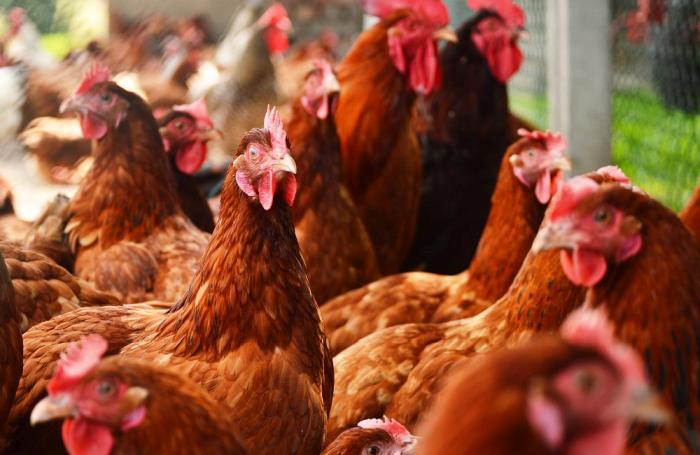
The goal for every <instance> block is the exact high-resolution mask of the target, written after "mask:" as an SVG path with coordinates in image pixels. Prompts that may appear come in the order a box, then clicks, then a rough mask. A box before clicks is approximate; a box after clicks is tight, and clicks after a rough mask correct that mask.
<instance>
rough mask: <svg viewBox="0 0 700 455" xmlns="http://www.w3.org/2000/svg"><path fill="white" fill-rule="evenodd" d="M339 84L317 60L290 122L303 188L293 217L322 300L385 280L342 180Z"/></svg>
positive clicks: (313, 286) (311, 279) (314, 288)
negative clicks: (337, 116) (336, 112)
mask: <svg viewBox="0 0 700 455" xmlns="http://www.w3.org/2000/svg"><path fill="white" fill-rule="evenodd" d="M339 88H340V87H339V86H338V81H337V80H336V78H335V75H334V74H333V70H332V69H331V67H330V64H329V63H328V62H326V61H324V60H319V61H317V62H316V63H315V67H314V69H313V70H312V71H311V72H310V73H309V75H308V76H307V79H306V81H305V82H304V94H303V95H302V96H301V97H300V98H298V99H297V100H296V101H295V103H294V104H293V107H292V118H291V120H290V121H289V123H288V131H289V139H290V141H291V143H292V147H293V150H294V156H295V159H296V162H297V166H298V168H299V174H298V175H299V188H300V189H299V196H298V203H297V204H296V205H295V206H294V208H292V220H293V221H294V227H295V230H296V235H297V239H298V240H299V246H300V248H301V254H302V256H303V257H304V260H305V261H306V264H307V267H308V275H309V282H310V283H311V290H312V291H313V293H314V297H315V298H316V301H318V302H319V303H320V304H323V303H324V302H326V301H327V300H328V299H330V298H331V297H334V296H336V295H338V294H341V293H343V292H346V291H349V290H351V289H355V288H357V287H359V286H362V285H363V284H365V283H368V282H370V281H373V280H375V279H377V278H379V266H378V265H377V258H376V256H375V254H374V248H373V246H372V241H371V240H370V238H369V235H368V234H367V230H366V229H365V226H364V224H363V223H362V220H361V219H360V217H359V215H358V214H357V209H356V208H355V204H354V203H353V202H352V198H351V196H350V194H349V193H348V191H347V189H346V188H345V185H343V184H342V182H341V177H340V146H339V144H338V135H337V133H336V129H335V123H334V120H333V110H334V108H335V105H336V101H337V95H338V90H339Z"/></svg>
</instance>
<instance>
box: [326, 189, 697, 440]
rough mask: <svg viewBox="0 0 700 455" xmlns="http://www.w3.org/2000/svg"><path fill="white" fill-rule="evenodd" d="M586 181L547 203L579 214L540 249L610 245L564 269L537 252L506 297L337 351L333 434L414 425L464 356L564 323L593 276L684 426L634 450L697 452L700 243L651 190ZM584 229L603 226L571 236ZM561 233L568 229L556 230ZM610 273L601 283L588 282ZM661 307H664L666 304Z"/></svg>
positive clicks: (582, 254)
mask: <svg viewBox="0 0 700 455" xmlns="http://www.w3.org/2000/svg"><path fill="white" fill-rule="evenodd" d="M581 179H583V180H584V181H586V182H587V183H585V184H584V185H583V186H584V188H583V189H581V184H580V180H579V179H574V180H572V181H571V182H569V183H567V184H566V185H564V187H563V188H562V190H560V192H559V196H558V197H557V198H555V200H554V201H553V204H552V205H550V208H549V213H550V214H551V215H549V216H551V217H552V218H557V217H561V218H560V220H561V221H560V222H561V223H564V222H565V221H567V220H568V221H569V222H570V223H569V224H568V225H567V229H564V225H561V226H559V223H554V224H552V225H549V226H550V227H549V228H547V227H543V228H541V229H540V232H539V233H538V236H537V237H536V239H535V241H534V242H533V248H532V249H533V251H538V250H540V249H542V248H545V247H549V246H552V247H553V246H557V247H559V246H563V245H567V246H566V248H569V245H571V244H572V242H574V240H575V239H581V241H589V240H590V239H596V238H600V244H601V245H595V246H601V247H602V248H603V249H604V252H602V253H601V252H597V251H589V250H587V249H584V250H580V249H578V248H577V252H576V253H575V254H574V259H571V255H570V254H569V253H567V254H566V255H565V256H564V259H563V260H562V264H563V265H564V267H563V269H564V271H566V274H565V275H564V273H563V272H562V267H560V266H559V261H558V257H557V253H555V252H548V253H540V254H535V255H534V257H533V256H532V255H531V256H529V257H528V259H526V261H525V263H524V264H523V266H522V268H521V270H520V272H519V273H518V276H517V277H516V279H515V280H514V282H513V284H512V285H511V287H510V289H509V291H508V293H506V295H504V296H503V297H502V298H501V299H499V301H498V302H496V303H495V304H494V305H492V306H491V307H490V308H488V309H487V310H485V311H483V312H481V313H480V314H478V315H477V316H474V317H472V318H467V319H462V320H458V321H453V322H448V323H443V324H405V325H401V326H397V327H390V328H387V329H384V330H382V331H379V332H375V333H374V334H372V335H369V336H367V337H365V338H363V339H362V340H360V341H359V342H357V343H355V344H354V345H353V346H351V347H350V348H348V349H346V350H345V351H343V352H341V353H340V354H338V355H337V356H336V357H335V359H334V365H335V372H336V381H335V394H334V397H333V401H334V407H333V410H332V412H331V416H330V419H329V424H328V425H329V426H328V438H329V441H330V440H332V439H333V438H335V437H336V436H337V435H338V434H339V433H341V432H342V431H343V430H345V429H347V428H349V427H350V426H352V425H354V422H356V421H357V420H359V419H360V418H369V417H378V416H381V415H384V414H385V415H387V416H389V417H393V418H395V419H396V420H398V421H400V422H402V423H403V424H404V425H406V427H407V428H408V429H409V430H413V429H414V428H415V424H416V422H417V421H418V419H419V418H420V417H421V416H422V415H423V414H424V412H425V410H426V409H427V407H428V406H429V405H430V403H431V397H432V396H433V393H434V392H435V391H436V387H437V382H438V381H439V380H440V378H441V377H442V376H443V375H444V374H445V373H447V372H448V371H449V370H450V368H451V367H452V366H453V365H454V363H455V362H457V361H459V360H461V359H464V358H470V357H473V356H474V355H475V354H477V353H480V352H485V351H487V350H489V349H493V348H495V347H502V346H504V345H508V344H511V345H512V344H515V343H517V342H519V341H521V340H523V339H525V338H527V337H529V336H530V335H531V334H532V333H533V332H546V331H552V330H555V329H556V328H557V327H558V326H559V325H560V324H561V323H562V322H563V320H564V316H565V315H566V314H568V313H569V312H570V311H572V310H573V309H574V308H575V307H576V306H578V305H580V303H581V301H582V300H583V298H582V297H583V295H582V294H583V291H584V289H585V288H583V287H580V286H578V287H573V286H574V285H577V284H584V283H585V284H594V287H593V288H592V289H591V291H590V293H591V301H592V302H593V303H592V304H593V305H601V304H604V305H605V307H606V308H607V311H608V313H609V315H610V319H611V321H613V323H614V324H615V326H616V327H617V328H618V334H619V337H620V339H621V340H622V341H624V342H625V343H628V344H630V345H631V346H632V347H633V348H634V349H636V350H637V351H638V352H643V353H644V357H645V361H646V368H647V370H648V372H649V377H650V378H651V380H652V382H653V383H655V384H657V385H658V386H659V389H660V390H661V391H662V392H663V393H662V395H663V397H664V399H665V400H667V402H668V403H670V404H672V405H673V412H674V414H676V415H677V416H678V419H679V421H680V422H681V429H680V430H675V429H664V430H660V429H644V430H643V431H636V432H633V434H632V436H631V437H630V440H629V442H630V446H631V448H637V449H639V450H642V449H643V448H645V447H646V448H650V447H653V446H654V445H657V446H660V447H668V448H670V449H674V448H675V449H677V450H678V451H679V453H686V452H691V453H692V452H693V450H695V451H697V448H695V447H694V446H687V445H686V444H687V443H686V442H685V441H683V435H682V433H683V432H684V431H685V428H690V429H692V430H693V431H696V432H697V428H695V427H694V426H693V425H694V423H693V422H698V421H699V420H698V418H697V415H698V413H697V409H698V407H699V406H700V403H698V402H697V401H696V400H689V399H687V398H686V397H692V396H696V394H697V393H698V389H699V387H698V384H697V382H698V378H697V377H696V375H694V374H693V373H691V372H692V371H696V369H697V368H698V366H699V365H698V363H699V362H700V352H699V351H700V346H698V343H697V341H698V339H697V336H696V334H697V332H698V330H699V329H700V313H699V312H698V307H697V302H698V301H700V249H698V246H697V244H696V243H695V240H694V239H693V238H692V236H691V235H690V234H689V233H688V232H687V230H686V229H685V228H684V226H683V225H682V223H681V222H680V220H679V219H678V217H677V216H676V215H675V214H673V213H671V212H670V211H669V210H668V209H666V208H665V207H663V206H662V205H661V204H659V203H658V202H656V201H654V200H652V199H650V198H649V197H648V196H646V195H644V194H641V193H638V192H636V191H634V190H633V189H630V188H628V187H627V186H625V185H622V184H603V185H600V186H599V185H598V184H596V183H595V182H594V181H593V180H590V179H588V178H587V177H581ZM567 212H572V216H573V218H572V217H569V216H568V213H567ZM593 213H595V214H596V215H595V219H597V220H599V222H600V223H601V224H600V227H599V226H598V225H596V223H597V222H596V221H595V219H594V217H593ZM604 213H605V215H604ZM579 218H580V219H581V221H580V224H578V223H579ZM546 219H547V218H545V220H546ZM607 223H609V224H607ZM559 228H560V229H559ZM578 228H581V229H587V228H590V229H596V230H598V232H596V233H594V234H590V233H587V232H578V231H576V232H571V231H572V230H575V229H578ZM543 232H544V233H547V234H543ZM557 232H559V233H561V234H564V233H568V234H570V236H569V237H563V236H558V237H557V236H553V235H552V234H555V233H557ZM548 239H549V240H548ZM565 240H566V242H567V243H566V244H565V243H564V242H565ZM551 253H555V254H554V255H552V254H551ZM543 254H544V255H543ZM605 258H610V259H609V260H607V261H606V259H605ZM574 261H575V262H574ZM661 264H663V265H661ZM606 269H607V270H606ZM601 270H602V273H601ZM606 271H607V273H606ZM603 275H607V276H606V278H605V279H603V280H602V281H600V282H598V283H597V284H595V283H593V281H592V280H591V279H592V278H597V279H599V280H600V279H601V278H602V277H603ZM571 277H573V278H574V281H569V280H568V278H571ZM579 278H581V279H579ZM567 281H569V282H567ZM659 299H662V300H659ZM660 304H662V305H663V311H658V308H659V305H660ZM692 444H695V443H692ZM682 449H683V450H682ZM635 453H637V452H635Z"/></svg>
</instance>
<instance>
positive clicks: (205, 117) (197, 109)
mask: <svg viewBox="0 0 700 455" xmlns="http://www.w3.org/2000/svg"><path fill="white" fill-rule="evenodd" d="M173 110H174V111H178V112H185V113H187V114H190V115H191V116H192V117H194V118H195V120H197V122H201V123H204V124H206V125H208V126H209V127H213V126H214V122H213V121H212V119H211V117H209V110H208V109H207V103H206V101H204V99H203V98H199V99H198V100H196V101H194V102H192V103H190V104H178V105H176V106H173Z"/></svg>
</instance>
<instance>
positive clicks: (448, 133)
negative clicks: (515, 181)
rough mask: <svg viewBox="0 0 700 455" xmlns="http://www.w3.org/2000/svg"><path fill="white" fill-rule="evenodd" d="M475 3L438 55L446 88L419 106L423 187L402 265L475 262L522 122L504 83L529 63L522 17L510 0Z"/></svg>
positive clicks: (448, 268)
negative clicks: (522, 43)
mask: <svg viewBox="0 0 700 455" xmlns="http://www.w3.org/2000/svg"><path fill="white" fill-rule="evenodd" d="M469 6H470V7H471V8H472V10H474V11H476V14H475V15H474V16H473V17H472V18H470V19H469V20H467V21H466V22H465V23H464V24H462V26H461V27H460V28H459V30H458V32H457V36H458V37H459V41H458V42H457V43H447V45H446V46H445V47H444V48H443V49H442V51H441V52H440V66H441V67H442V68H443V81H442V86H441V87H440V88H439V89H438V90H437V91H435V92H434V93H433V94H432V95H431V96H430V97H428V98H427V99H426V100H425V101H424V103H422V104H421V105H420V107H419V110H420V111H421V112H422V113H423V114H424V116H425V117H427V119H426V120H425V122H427V127H424V128H419V137H420V142H421V144H422V163H423V184H422V188H421V196H420V208H419V210H418V220H417V224H416V235H415V240H414V242H413V246H412V247H411V252H410V254H409V257H408V258H407V260H406V262H405V263H404V266H403V269H404V270H414V269H419V270H424V271H428V272H433V273H442V274H454V273H459V272H460V271H462V270H464V269H465V268H466V267H468V266H469V263H470V262H471V260H472V258H473V256H474V254H475V252H476V249H477V246H478V244H479V239H480V238H481V236H482V232H483V230H484V227H485V223H486V220H487V216H488V214H489V209H490V207H491V195H492V194H493V190H494V187H495V185H496V179H497V176H498V166H499V163H500V162H501V158H502V157H503V154H504V152H505V151H506V148H507V147H508V145H510V143H511V142H512V141H511V140H510V137H509V136H510V131H511V129H512V128H513V126H517V123H518V122H517V121H515V119H514V118H512V116H511V114H510V113H509V111H508V93H507V91H506V85H505V84H506V83H507V81H508V80H509V79H510V78H511V77H512V76H513V75H514V74H515V73H516V71H517V70H518V68H519V67H520V64H521V63H522V60H523V58H522V54H521V53H520V50H519V48H518V44H517V39H518V35H519V33H520V30H521V29H522V26H523V24H524V20H525V19H524V14H523V12H522V10H521V9H520V8H519V7H518V6H517V5H515V4H513V3H512V1H511V0H506V1H498V2H497V1H494V0H470V1H469ZM530 129H532V128H530ZM512 131H513V132H515V131H517V128H516V129H512ZM516 137H517V136H516ZM437 226H439V228H437Z"/></svg>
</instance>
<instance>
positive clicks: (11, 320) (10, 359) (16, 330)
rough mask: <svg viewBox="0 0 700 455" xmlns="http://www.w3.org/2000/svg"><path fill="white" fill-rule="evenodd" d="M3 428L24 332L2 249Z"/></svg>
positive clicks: (19, 371) (0, 395)
mask: <svg viewBox="0 0 700 455" xmlns="http://www.w3.org/2000/svg"><path fill="white" fill-rule="evenodd" d="M0 362H1V363H2V374H0V432H2V431H3V430H4V427H5V420H6V419H7V415H8V413H9V412H10V407H11V406H12V399H13V397H14V395H15V389H16V388H17V383H18V382H19V378H20V376H21V375H22V332H20V314H19V311H18V310H17V304H16V303H15V292H14V289H13V288H12V283H11V282H10V274H9V273H8V271H7V268H6V267H5V261H4V260H3V256H2V253H1V252H0ZM5 444H6V441H5V440H4V439H3V435H2V433H0V450H4V448H5Z"/></svg>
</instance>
